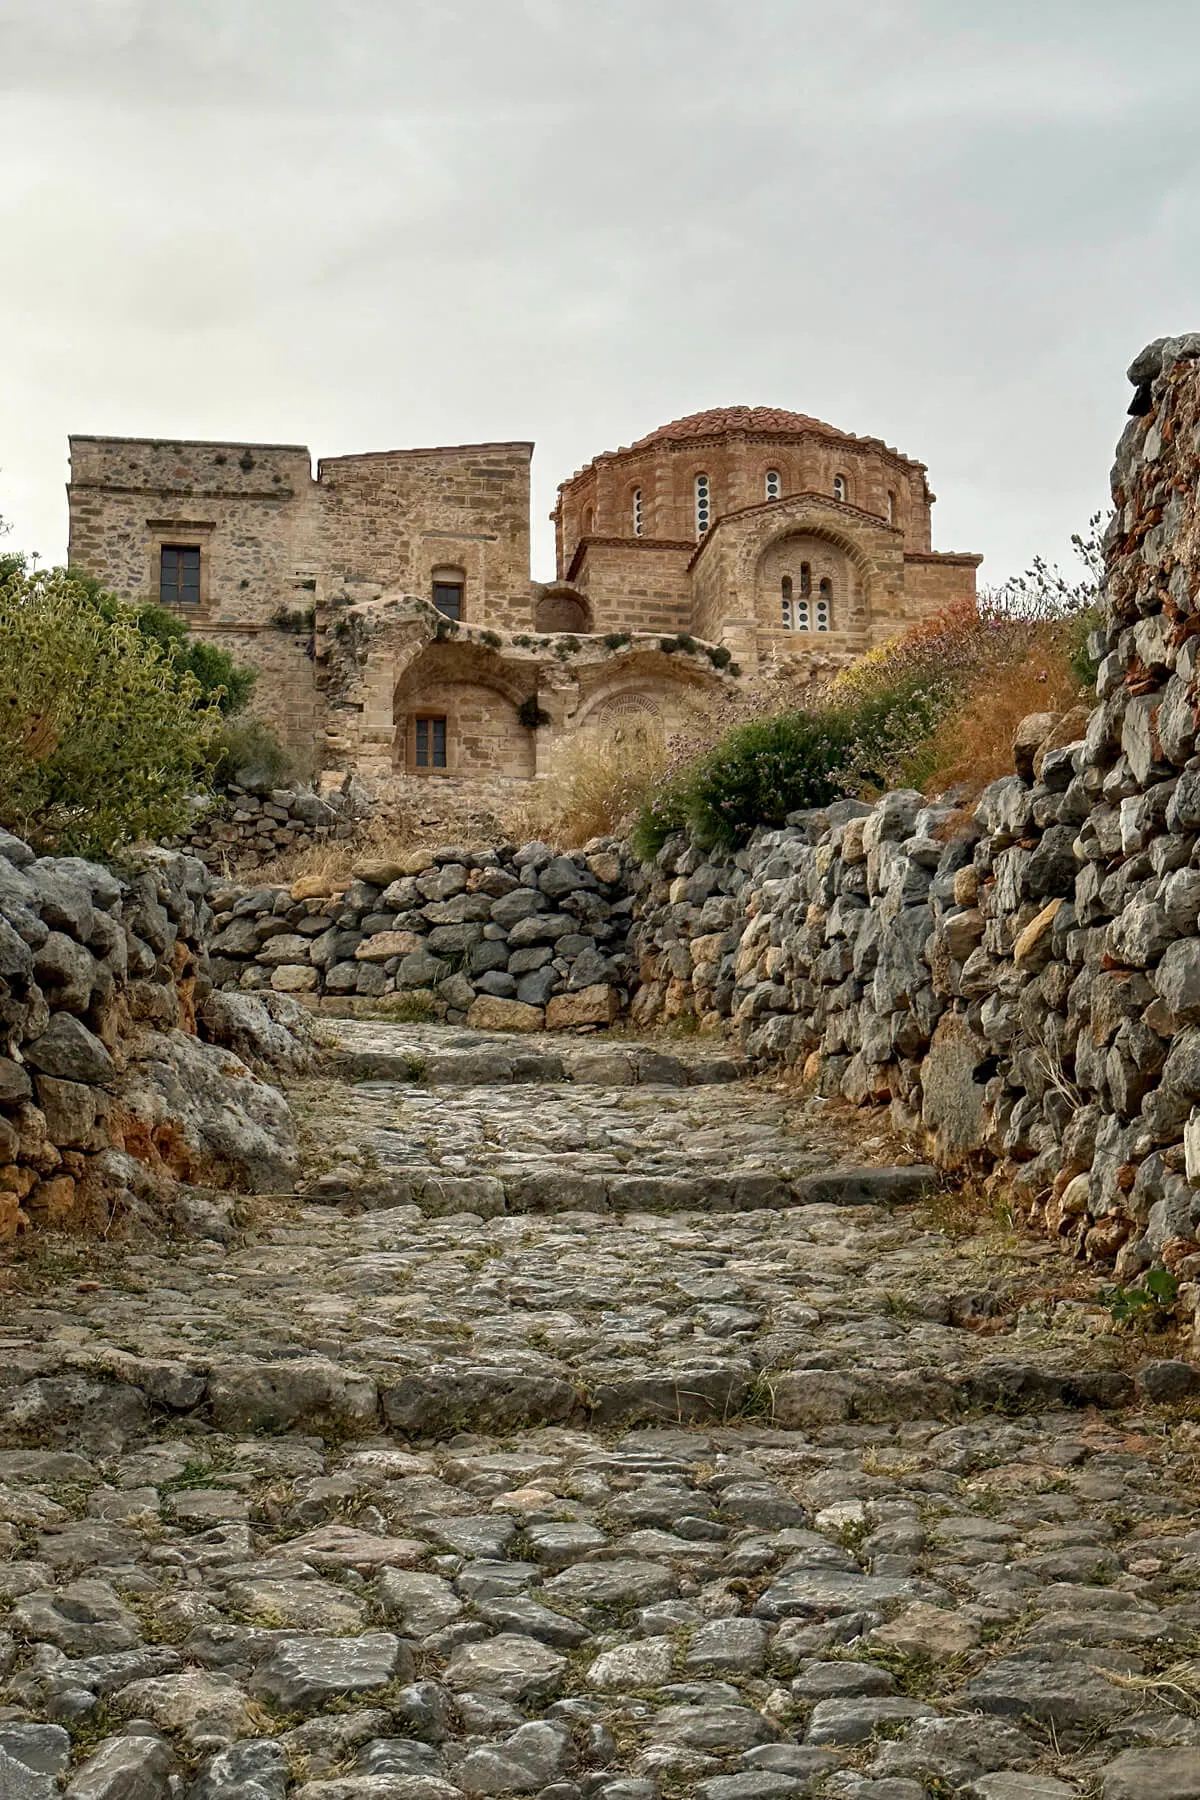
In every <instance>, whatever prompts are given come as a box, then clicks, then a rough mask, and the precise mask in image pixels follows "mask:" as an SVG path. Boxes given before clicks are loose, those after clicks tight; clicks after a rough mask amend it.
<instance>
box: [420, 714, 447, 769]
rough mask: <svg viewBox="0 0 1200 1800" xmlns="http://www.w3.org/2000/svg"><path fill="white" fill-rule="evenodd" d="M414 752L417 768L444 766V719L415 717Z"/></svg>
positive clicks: (438, 767)
mask: <svg viewBox="0 0 1200 1800" xmlns="http://www.w3.org/2000/svg"><path fill="white" fill-rule="evenodd" d="M414 722H415V725H416V754H415V756H414V758H413V761H414V763H415V766H416V767H417V768H418V769H444V768H445V767H446V721H445V719H433V718H426V719H417V720H415V721H414Z"/></svg>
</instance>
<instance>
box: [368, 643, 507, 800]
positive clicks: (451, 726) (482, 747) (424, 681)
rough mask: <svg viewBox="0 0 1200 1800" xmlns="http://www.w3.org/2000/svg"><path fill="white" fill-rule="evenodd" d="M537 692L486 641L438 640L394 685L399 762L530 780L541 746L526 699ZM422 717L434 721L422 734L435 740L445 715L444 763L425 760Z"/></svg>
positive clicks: (414, 769) (399, 765)
mask: <svg viewBox="0 0 1200 1800" xmlns="http://www.w3.org/2000/svg"><path fill="white" fill-rule="evenodd" d="M532 692H533V689H532V687H530V688H529V689H528V691H526V690H525V689H524V688H523V687H522V685H521V683H520V681H519V680H518V679H517V678H515V677H514V676H513V675H512V674H510V673H509V672H508V671H507V670H505V669H504V668H503V666H502V665H501V664H500V663H499V662H498V661H497V659H496V658H495V657H494V656H492V655H490V654H489V653H488V652H487V651H486V650H483V649H481V648H480V647H479V646H476V645H473V644H447V643H439V644H431V645H430V646H429V647H428V649H426V650H424V651H423V652H422V653H421V655H420V656H418V657H417V658H416V660H415V661H414V662H413V663H411V664H410V665H409V667H408V668H407V669H406V670H405V671H404V673H403V675H402V676H401V677H400V679H399V681H398V682H397V683H396V686H395V690H394V693H393V698H392V721H393V736H392V767H393V769H394V770H395V771H396V772H397V773H402V774H403V773H408V774H414V775H419V776H425V775H431V776H434V777H437V776H460V777H464V776H465V777H472V778H474V779H479V778H481V777H488V778H490V779H499V780H514V781H522V780H528V779H529V777H530V776H532V775H533V774H534V772H535V747H534V738H533V733H532V731H530V730H529V728H528V727H527V726H525V725H523V724H522V723H521V718H520V707H521V705H522V703H523V702H524V701H525V700H527V699H528V698H529V697H530V695H531V694H532ZM422 719H424V720H427V721H430V722H431V723H430V725H429V726H427V728H426V730H425V732H424V733H423V734H422V738H423V741H424V743H425V744H426V745H428V744H430V743H431V742H432V741H433V736H434V734H433V729H432V722H433V721H438V720H444V721H445V727H444V735H445V745H446V759H445V764H444V766H443V767H440V768H434V767H431V766H429V764H426V765H425V766H419V765H418V762H417V744H418V737H417V726H418V721H420V720H422ZM438 735H439V737H440V733H439V734H438Z"/></svg>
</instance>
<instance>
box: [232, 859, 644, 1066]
mask: <svg viewBox="0 0 1200 1800" xmlns="http://www.w3.org/2000/svg"><path fill="white" fill-rule="evenodd" d="M631 875H632V865H631V864H630V863H629V861H628V860H627V858H626V857H625V856H623V854H622V852H621V850H620V848H619V847H618V846H617V845H616V844H615V843H614V842H613V841H612V840H610V839H599V838H598V839H595V840H593V841H592V843H590V844H589V845H588V846H587V848H586V849H585V850H583V851H581V852H579V853H578V854H577V855H575V856H561V855H555V853H554V852H553V851H552V850H551V849H549V848H548V846H547V845H545V844H540V843H533V844H525V845H523V846H522V847H521V848H520V849H515V848H513V847H512V846H508V847H507V848H502V849H499V850H487V851H471V850H467V849H463V848H460V847H456V846H444V847H443V848H441V849H438V850H414V851H411V852H407V853H405V854H403V855H401V856H399V857H397V858H393V859H388V860H374V859H367V860H364V861H362V862H360V863H358V864H356V865H355V874H354V877H353V879H352V880H350V881H349V882H348V883H347V882H339V883H334V882H331V881H329V880H327V879H325V878H323V877H319V876H311V877H303V878H302V879H301V880H299V881H297V882H294V883H293V884H292V885H291V886H290V887H259V888H252V889H247V888H245V887H235V886H228V887H219V888H217V889H216V890H215V891H214V893H213V895H212V904H213V907H214V909H215V915H216V918H215V923H216V931H215V935H214V937H213V939H212V965H211V967H212V975H213V979H214V981H216V982H217V984H218V985H219V986H220V987H222V988H224V989H239V990H241V991H242V992H247V993H262V992H264V991H269V992H273V993H276V994H289V995H301V996H303V997H304V998H305V999H307V1000H310V1001H316V1002H318V1003H320V1002H324V1003H326V1005H327V1008H339V1009H344V1010H349V1011H353V1010H355V1009H372V1008H375V1007H378V1006H382V1007H383V1008H384V1009H385V1010H386V1009H387V1007H388V1005H389V1003H390V1005H391V1007H392V1009H393V1010H397V1011H404V1012H407V1013H408V1014H410V1015H417V1016H429V1017H433V1018H443V1019H446V1020H447V1021H448V1022H449V1023H451V1024H462V1023H467V1024H470V1025H472V1026H480V1027H492V1028H496V1029H501V1030H515V1031H539V1030H542V1029H543V1028H546V1029H549V1030H558V1029H563V1028H567V1027H580V1026H597V1025H608V1024H611V1023H612V1022H613V1021H614V1020H615V1019H616V1018H617V1017H618V1016H619V1014H620V1013H621V1012H622V1011H623V1009H624V1007H625V1005H626V1002H627V999H628V994H629V982H630V974H631V969H630V964H629V961H628V957H627V954H626V948H627V939H628V932H629V920H630V913H631V910H632V905H633V901H632V893H631Z"/></svg>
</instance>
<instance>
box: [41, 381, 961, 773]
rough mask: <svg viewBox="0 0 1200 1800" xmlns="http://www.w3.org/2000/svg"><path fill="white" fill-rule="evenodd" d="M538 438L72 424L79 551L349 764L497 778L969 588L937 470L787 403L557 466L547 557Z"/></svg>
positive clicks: (816, 669) (835, 652)
mask: <svg viewBox="0 0 1200 1800" xmlns="http://www.w3.org/2000/svg"><path fill="white" fill-rule="evenodd" d="M532 450H533V446H532V444H529V443H500V444H467V445H456V446H451V447H445V448H437V449H426V450H398V451H385V452H379V453H369V454H366V455H361V456H341V457H325V458H322V459H321V460H320V461H319V462H318V464H317V468H316V475H315V477H314V475H313V472H312V460H311V458H310V455H309V452H308V450H307V449H306V448H304V447H303V446H302V445H296V444H232V443H231V444H217V443H191V442H164V441H153V440H150V439H141V438H99V437H73V438H72V439H71V480H70V485H69V489H68V494H69V501H70V560H71V563H72V566H73V567H76V568H79V569H81V570H84V571H86V572H87V573H88V574H91V575H94V576H97V577H99V578H100V579H101V580H103V581H105V582H106V583H107V584H108V585H110V586H111V587H113V588H114V589H115V590H116V591H117V592H118V593H120V594H122V595H123V596H125V597H126V598H128V599H131V600H156V601H159V602H160V603H162V604H163V605H166V606H169V607H171V608H172V609H173V610H175V611H177V612H179V613H180V614H181V615H182V616H184V617H186V618H187V619H188V621H189V623H190V624H191V626H192V628H193V629H194V630H195V631H196V632H197V633H198V634H199V635H201V636H203V637H206V638H209V639H211V640H212V641H214V642H216V643H219V644H221V645H222V646H223V647H225V648H227V649H229V650H230V651H232V653H233V654H234V656H235V657H236V658H237V659H238V660H240V661H245V662H250V663H253V664H254V665H255V666H256V667H257V668H258V670H259V672H260V673H259V683H258V687H257V690H256V698H255V705H256V709H257V710H258V711H260V712H261V713H262V714H263V715H264V716H265V717H267V718H268V719H269V720H270V721H271V722H272V723H273V724H274V726H275V727H276V729H277V730H278V731H279V733H280V735H281V737H282V738H283V739H284V741H285V743H286V744H287V745H288V747H289V749H290V750H291V751H292V752H293V754H294V755H295V756H296V757H297V758H298V759H299V760H300V761H301V763H305V764H308V765H309V766H311V768H312V770H313V772H314V773H317V772H319V773H320V774H321V775H322V779H323V780H324V781H325V782H327V783H332V782H335V781H339V780H341V779H343V778H344V777H345V776H346V775H348V774H351V773H354V774H356V775H358V776H359V777H363V778H366V779H367V780H369V781H371V782H373V783H375V784H377V785H378V786H379V787H380V789H381V790H384V791H386V789H387V788H388V787H390V786H391V785H392V784H393V783H395V782H399V783H400V784H401V785H403V784H405V783H407V781H408V780H409V778H420V779H422V780H424V779H426V778H441V779H448V780H450V781H452V782H456V783H457V784H459V785H462V784H469V785H470V788H471V790H472V792H473V793H475V794H477V795H478V796H479V797H481V798H484V797H487V796H489V795H490V794H492V793H494V792H495V791H497V790H499V789H502V788H504V787H507V786H509V785H510V784H512V783H513V782H518V781H523V780H527V779H529V778H530V777H533V776H536V775H544V774H548V773H551V772H552V771H553V769H554V766H555V761H556V758H557V757H558V755H559V754H560V752H561V750H562V747H563V745H564V744H565V743H567V742H569V741H570V740H571V739H572V738H573V737H574V736H575V735H576V734H577V733H579V732H580V731H592V732H597V731H605V732H608V731H611V730H612V729H613V728H614V727H619V726H621V725H622V724H623V723H624V724H626V725H628V724H629V722H630V721H631V720H648V719H655V720H658V721H659V722H661V724H662V726H663V727H664V728H666V729H670V728H671V726H673V725H674V724H677V723H678V722H679V721H680V720H681V719H682V718H683V717H684V716H685V715H686V713H687V711H688V709H689V707H692V706H695V705H697V704H699V705H702V706H707V705H711V703H712V701H713V700H714V698H715V697H716V696H717V695H719V694H720V693H721V692H722V691H723V690H727V689H729V688H730V687H734V686H737V685H740V684H745V683H747V682H753V681H754V680H755V679H756V677H761V676H762V675H763V674H764V673H767V672H770V671H775V670H778V669H779V668H780V667H781V666H784V665H786V666H790V667H792V668H794V669H795V670H796V671H797V672H799V673H802V674H809V673H811V674H821V673H827V672H832V671H833V670H835V669H837V668H838V667H842V666H844V665H845V664H846V663H848V662H850V661H852V660H853V659H854V658H855V657H856V656H858V655H860V654H861V653H862V652H863V651H864V650H866V649H867V648H869V647H870V646H871V645H872V644H875V643H878V642H880V641H882V640H883V639H884V638H887V637H890V636H892V635H894V634H895V632H896V631H898V630H900V629H901V628H902V627H903V626H904V624H905V623H906V622H907V621H910V620H912V619H914V618H919V617H921V616H923V615H925V614H927V613H930V612H933V611H937V610H938V609H940V608H941V607H943V606H946V605H948V604H950V603H952V602H956V601H963V600H970V599H971V598H972V597H973V596H974V592H975V570H976V567H977V566H978V563H979V561H980V558H979V557H978V556H975V555H965V554H957V553H947V552H936V551H934V550H932V549H931V547H930V507H931V504H932V502H933V495H932V494H931V492H930V490H929V486H928V483H927V481H926V479H925V467H924V465H923V464H921V463H917V462H914V461H912V459H911V458H909V457H906V456H902V455H900V454H899V452H897V451H895V450H892V449H889V448H888V447H887V445H885V444H884V443H882V442H881V441H880V440H879V439H877V438H860V437H854V436H851V435H850V434H848V433H846V432H842V431H837V430H835V429H834V428H833V427H832V426H829V425H824V424H822V423H821V422H820V421H819V420H816V419H810V418H807V417H805V416H804V415H802V414H798V413H790V412H784V411H780V410H778V409H776V408H770V407H728V408H722V409H718V410H715V411H711V412H703V413H696V414H693V415H692V416H690V417H688V418H685V419H678V420H676V421H675V422H674V423H673V424H670V425H665V426H662V427H661V428H660V429H659V430H657V431H654V432H651V433H650V435H649V436H648V437H645V438H642V439H640V440H639V441H638V442H637V443H635V444H633V445H631V446H630V447H629V448H628V449H621V450H616V451H610V452H607V453H605V454H603V455H601V456H598V457H596V458H595V459H594V461H592V462H590V463H589V464H588V465H587V466H586V467H585V468H584V469H581V470H580V471H579V472H578V473H576V474H575V475H573V476H572V477H571V479H570V480H569V481H566V482H564V483H563V484H562V486H561V487H560V489H559V492H558V501H557V504H556V506H555V510H554V513H553V515H552V517H553V520H554V524H555V531H556V541H557V570H556V578H555V580H553V581H551V582H549V583H538V582H534V581H532V580H531V579H530V572H529V466H530V459H531V455H532Z"/></svg>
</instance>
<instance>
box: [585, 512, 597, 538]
mask: <svg viewBox="0 0 1200 1800" xmlns="http://www.w3.org/2000/svg"><path fill="white" fill-rule="evenodd" d="M595 523H596V511H595V508H594V507H591V506H585V507H584V509H583V535H584V537H590V536H591V534H592V527H593V526H594V525H595Z"/></svg>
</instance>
